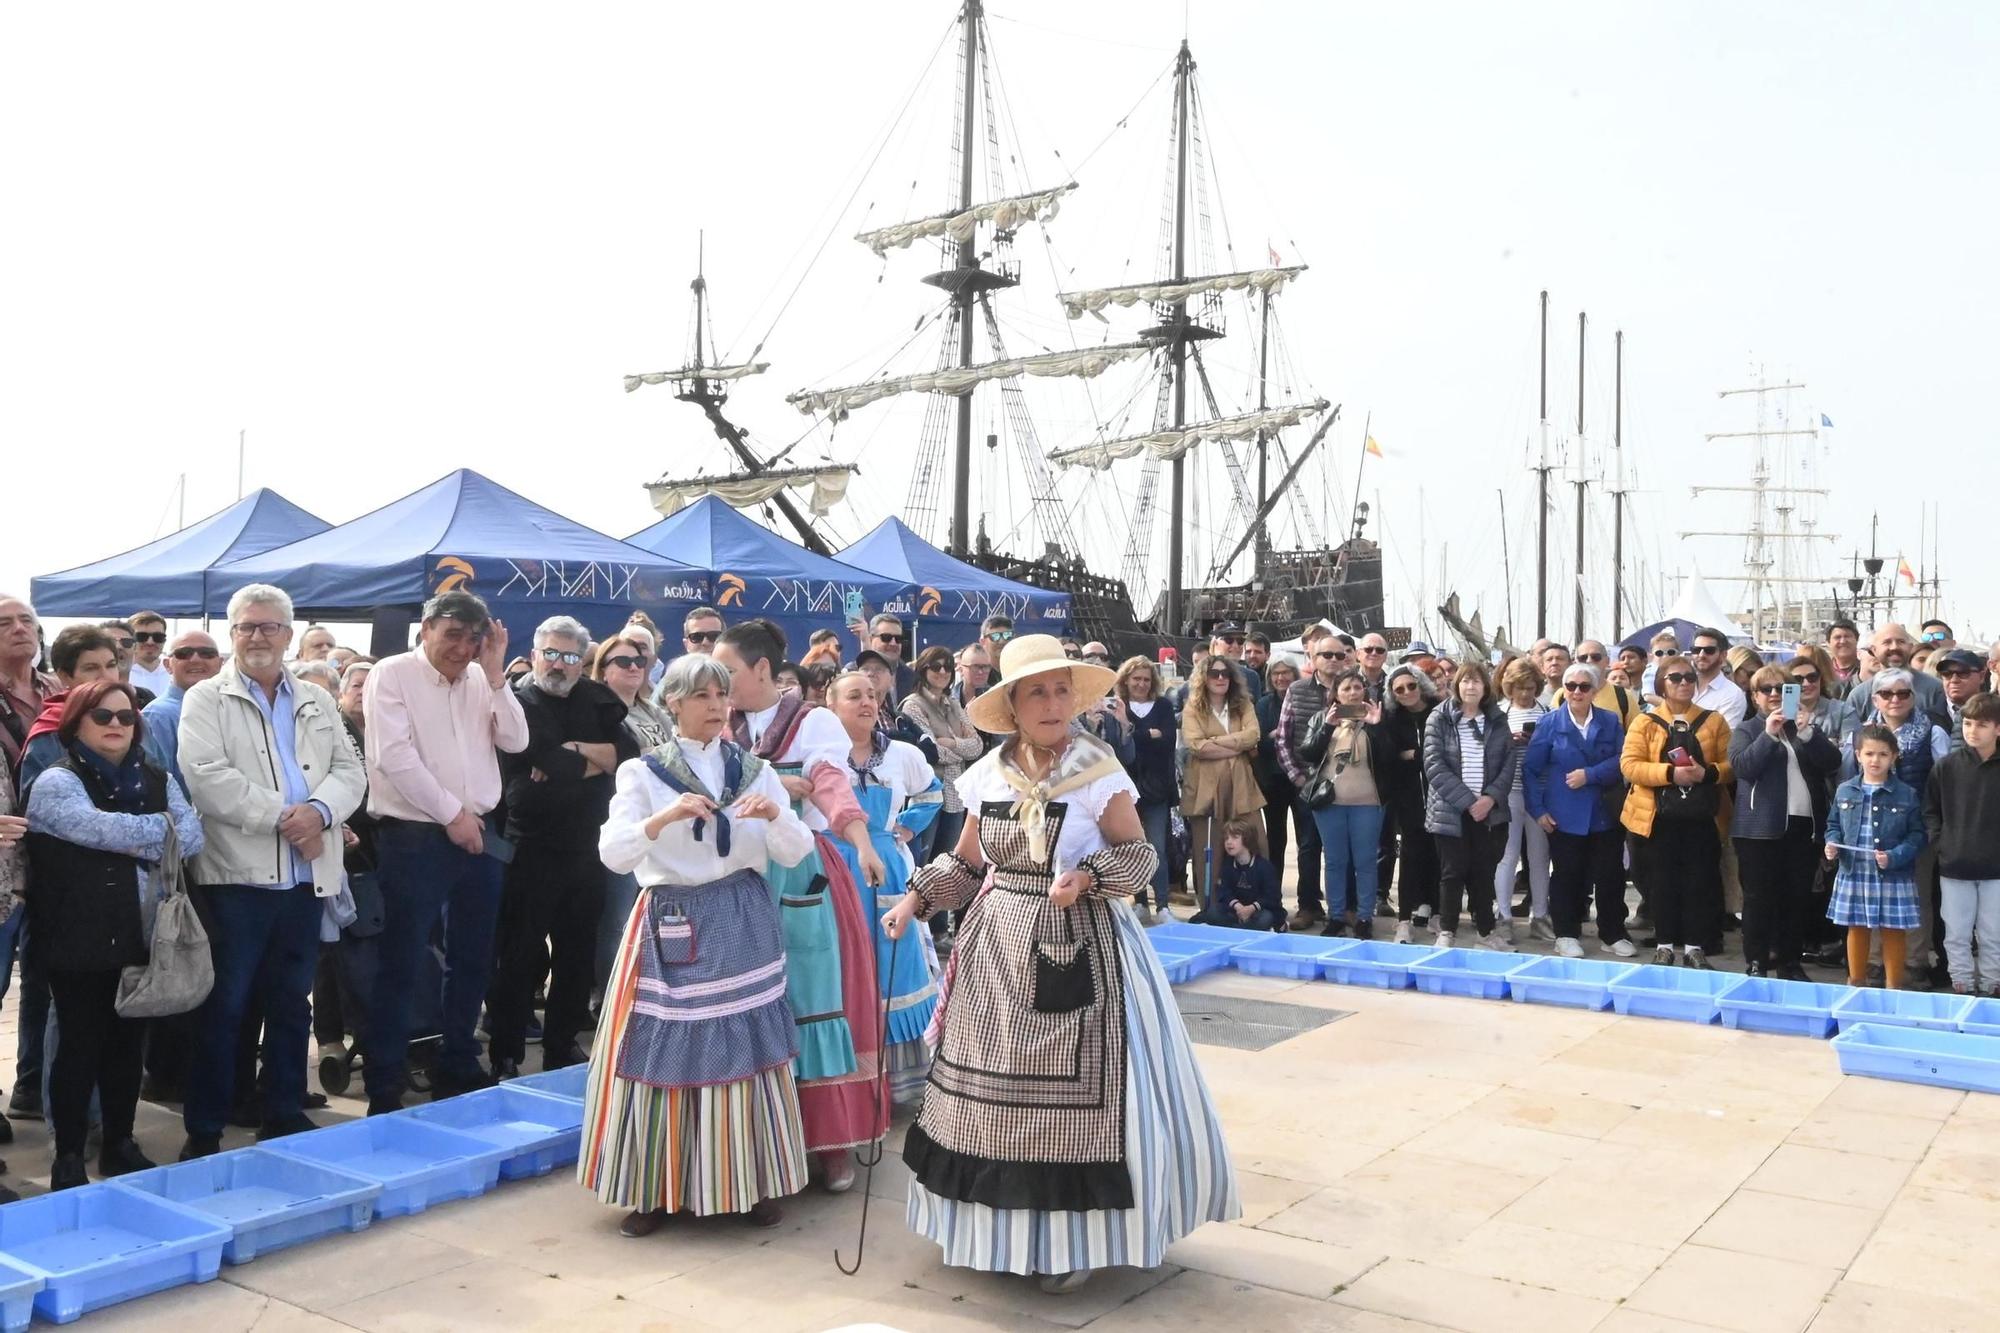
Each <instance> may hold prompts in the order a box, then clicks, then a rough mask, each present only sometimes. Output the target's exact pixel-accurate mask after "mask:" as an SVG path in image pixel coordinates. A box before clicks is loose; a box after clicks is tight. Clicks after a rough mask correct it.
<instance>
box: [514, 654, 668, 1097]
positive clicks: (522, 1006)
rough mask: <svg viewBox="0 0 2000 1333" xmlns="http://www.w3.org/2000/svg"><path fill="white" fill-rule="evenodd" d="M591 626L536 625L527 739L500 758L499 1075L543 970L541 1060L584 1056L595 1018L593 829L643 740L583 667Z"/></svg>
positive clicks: (600, 874)
mask: <svg viewBox="0 0 2000 1333" xmlns="http://www.w3.org/2000/svg"><path fill="white" fill-rule="evenodd" d="M589 646H590V632H589V631H588V630H586V629H585V628H584V627H583V626H582V625H580V624H578V623H577V622H576V621H575V620H572V619H571V618H570V617H568V616H551V617H550V618H549V619H547V620H544V621H543V622H542V623H541V624H540V625H539V626H537V627H536V629H535V638H534V648H533V649H532V650H531V651H530V652H529V654H528V664H529V672H528V678H527V679H526V680H524V681H522V682H521V683H520V684H519V685H517V686H515V687H514V695H515V697H516V698H517V699H519V700H520V703H521V715H522V717H524V718H525V719H526V720H527V723H528V744H527V748H525V749H522V750H519V751H515V752H513V753H509V754H503V755H501V756H500V776H501V781H502V783H503V788H504V791H505V793H506V796H505V800H506V807H507V830H506V836H507V839H508V841H509V842H511V843H512V844H513V846H514V859H513V860H512V861H511V862H510V863H509V864H508V866H507V870H506V874H505V877H504V881H503V884H502V888H501V895H500V919H499V925H498V930H497V933H496V936H495V942H494V943H495V947H494V954H495V959H496V961H495V964H494V970H493V984H492V985H491V986H490V987H489V988H488V989H487V992H486V1018H487V1022H488V1024H489V1036H490V1037H491V1043H490V1045H489V1046H488V1049H487V1054H488V1056H489V1057H490V1059H491V1060H492V1062H493V1076H494V1077H495V1078H499V1079H507V1078H514V1077H516V1076H517V1075H519V1074H520V1072H521V1061H522V1060H523V1059H525V1058H526V1057H527V1053H528V1047H527V1034H528V1023H529V1020H530V1019H531V1018H532V1017H533V1016H534V1013H533V1011H534V1000H535V988H536V987H537V986H539V985H541V983H542V980H543V978H544V977H545V976H546V977H547V979H548V983H549V989H548V1007H547V1009H546V1010H545V1011H544V1017H543V1021H542V1067H543V1068H544V1069H561V1068H563V1067H564V1066H566V1065H574V1064H581V1063H583V1060H584V1058H585V1057H584V1053H583V1051H582V1049H581V1048H579V1046H578V1045H577V1040H576V1036H577V1033H579V1032H581V1031H582V1030H583V1028H584V1025H585V1024H586V1023H587V1022H588V1021H589V1018H590V987H591V982H592V981H593V980H594V979H595V976H596V957H597V927H598V920H599V918H600V917H601V916H602V915H603V913H604V865H603V862H601V861H600V860H599V859H598V856H597V831H598V830H599V829H601V828H602V827H603V826H604V821H605V818H606V816H607V815H609V813H610V811H611V795H612V789H613V787H614V786H615V778H614V774H616V773H617V771H618V765H619V764H621V763H623V762H624V761H625V760H627V759H636V758H637V757H638V755H639V744H638V742H637V740H635V739H634V738H633V736H632V733H631V732H630V731H628V730H627V729H626V727H625V704H624V702H623V701H622V700H620V699H619V697H618V696H617V694H615V693H613V692H612V689H611V687H610V686H608V685H605V684H603V683H602V682H600V681H595V680H591V679H590V678H589V677H588V676H586V675H585V674H584V665H583V663H584V651H585V649H587V648H588V647H589Z"/></svg>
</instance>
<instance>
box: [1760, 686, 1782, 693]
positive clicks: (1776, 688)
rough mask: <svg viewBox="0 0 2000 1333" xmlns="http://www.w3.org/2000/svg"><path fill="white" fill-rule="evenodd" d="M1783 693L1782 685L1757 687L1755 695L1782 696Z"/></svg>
mask: <svg viewBox="0 0 2000 1333" xmlns="http://www.w3.org/2000/svg"><path fill="white" fill-rule="evenodd" d="M1784 692H1785V687H1784V686H1782V685H1759V686H1758V687H1757V693H1759V694H1783V693H1784Z"/></svg>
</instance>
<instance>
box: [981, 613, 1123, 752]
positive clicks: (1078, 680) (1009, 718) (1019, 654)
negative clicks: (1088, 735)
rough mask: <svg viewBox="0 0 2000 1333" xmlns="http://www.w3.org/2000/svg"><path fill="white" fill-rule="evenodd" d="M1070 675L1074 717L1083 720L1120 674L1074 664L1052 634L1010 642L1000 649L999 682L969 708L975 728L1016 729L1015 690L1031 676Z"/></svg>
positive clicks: (1095, 666)
mask: <svg viewBox="0 0 2000 1333" xmlns="http://www.w3.org/2000/svg"><path fill="white" fill-rule="evenodd" d="M1057 671H1067V672H1068V673H1069V683H1070V690H1071V692H1072V694H1073V695H1074V698H1073V699H1072V701H1071V709H1072V711H1071V713H1070V716H1071V717H1081V716H1082V715H1083V714H1084V713H1085V712H1087V711H1088V710H1089V709H1090V706H1091V705H1092V704H1094V703H1096V702H1097V701H1098V700H1099V699H1102V698H1103V697H1104V696H1105V694H1106V693H1107V692H1108V691H1109V690H1110V689H1111V685H1112V682H1114V681H1116V680H1117V679H1118V673H1117V672H1116V671H1113V670H1112V669H1111V668H1110V667H1107V666H1097V665H1094V664H1092V663H1089V662H1072V661H1071V660H1070V659H1069V658H1067V657H1064V656H1063V650H1062V641H1061V640H1060V639H1058V638H1056V637H1055V636H1054V635H1053V634H1024V635H1021V636H1020V637H1019V638H1015V639H1009V640H1008V641H1007V646H1006V647H1005V648H1002V649H1001V650H1000V679H998V680H996V681H994V682H993V684H992V686H991V688H989V689H988V690H987V691H986V693H984V694H982V695H980V696H979V697H978V698H977V699H974V700H973V701H972V702H971V703H969V704H967V705H966V708H965V711H966V712H967V713H968V714H969V715H970V716H971V718H972V725H973V726H975V727H977V728H979V729H980V730H981V731H987V732H992V733H994V734H996V735H999V734H1004V733H1007V732H1011V731H1013V730H1014V701H1013V699H1012V698H1011V697H1010V696H1011V694H1012V692H1013V687H1014V686H1016V685H1018V684H1020V683H1021V682H1022V681H1024V680H1027V679H1028V678H1029V677H1031V676H1045V675H1049V674H1051V673H1053V672H1057Z"/></svg>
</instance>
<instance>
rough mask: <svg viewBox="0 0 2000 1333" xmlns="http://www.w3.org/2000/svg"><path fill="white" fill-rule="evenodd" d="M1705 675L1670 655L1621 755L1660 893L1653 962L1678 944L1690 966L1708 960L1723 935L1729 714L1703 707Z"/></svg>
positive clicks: (1653, 893)
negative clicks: (1655, 702) (1653, 698)
mask: <svg viewBox="0 0 2000 1333" xmlns="http://www.w3.org/2000/svg"><path fill="white" fill-rule="evenodd" d="M1699 680H1700V677H1699V676H1698V675H1697V673H1696V672H1695V669H1694V666H1693V664H1691V663H1690V662H1689V661H1688V660H1687V659H1686V658H1685V657H1678V656H1676V657H1667V658H1662V659H1661V661H1660V663H1659V666H1658V668H1657V669H1656V671H1655V672H1654V683H1655V687H1656V688H1657V689H1658V690H1659V692H1660V705H1659V707H1658V708H1657V709H1655V710H1653V711H1652V712H1649V713H1641V714H1640V715H1639V716H1638V717H1637V718H1635V719H1633V722H1632V728H1631V730H1630V731H1627V732H1626V733H1625V750H1624V753H1623V754H1622V755H1621V756H1620V757H1619V769H1620V771H1621V772H1622V773H1623V774H1624V777H1625V781H1626V782H1628V783H1630V784H1631V786H1630V788H1629V789H1628V790H1627V791H1626V793H1625V810H1624V815H1623V818H1622V821H1621V822H1623V823H1624V825H1625V827H1626V828H1627V829H1629V830H1630V831H1631V832H1632V834H1633V836H1634V838H1635V839H1637V847H1636V849H1635V856H1634V858H1633V859H1634V863H1635V864H1636V866H1637V867H1638V869H1639V870H1640V873H1641V874H1642V875H1643V876H1644V879H1645V883H1646V887H1647V890H1648V893H1649V896H1650V898H1651V901H1652V907H1653V924H1654V925H1655V927H1656V928H1657V933H1658V935H1659V947H1658V948H1656V949H1655V950H1654V951H1653V961H1654V962H1655V963H1659V964H1661V965H1663V966H1667V967H1672V966H1673V965H1674V961H1675V949H1676V947H1677V946H1678V948H1679V950H1680V957H1681V960H1682V961H1683V962H1684V963H1685V964H1686V965H1687V966H1688V967H1697V968H1706V967H1708V966H1709V961H1708V953H1707V947H1708V945H1709V944H1710V943H1711V942H1712V941H1714V940H1715V939H1717V938H1718V937H1719V936H1720V935H1721V934H1722V833H1723V830H1725V829H1727V828H1728V827H1729V804H1728V799H1727V797H1726V796H1725V795H1724V793H1723V785H1724V784H1725V783H1727V782H1728V781H1729V780H1730V778H1731V776H1732V773H1731V770H1730V766H1729V722H1728V719H1726V718H1724V717H1723V716H1722V714H1720V713H1714V712H1710V711H1709V710H1708V709H1706V708H1697V707H1696V706H1695V702H1694V692H1695V689H1696V687H1697V685H1698V682H1699Z"/></svg>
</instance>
